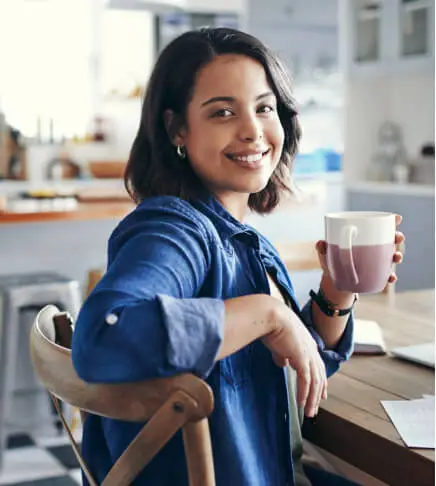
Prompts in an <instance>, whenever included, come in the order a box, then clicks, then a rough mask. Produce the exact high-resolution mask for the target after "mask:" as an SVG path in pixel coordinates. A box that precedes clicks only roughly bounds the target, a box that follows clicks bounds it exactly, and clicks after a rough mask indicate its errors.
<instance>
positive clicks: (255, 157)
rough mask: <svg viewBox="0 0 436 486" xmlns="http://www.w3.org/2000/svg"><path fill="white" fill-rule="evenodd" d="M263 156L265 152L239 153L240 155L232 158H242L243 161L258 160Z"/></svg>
mask: <svg viewBox="0 0 436 486" xmlns="http://www.w3.org/2000/svg"><path fill="white" fill-rule="evenodd" d="M262 157H263V154H262V153H259V154H255V155H239V156H236V155H233V156H232V159H235V160H240V161H242V162H257V161H258V160H260V159H261V158H262Z"/></svg>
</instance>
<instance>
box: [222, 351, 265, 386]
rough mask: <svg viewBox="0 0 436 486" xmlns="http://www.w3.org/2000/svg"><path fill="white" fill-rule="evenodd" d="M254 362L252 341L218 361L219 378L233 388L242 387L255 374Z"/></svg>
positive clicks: (254, 352)
mask: <svg viewBox="0 0 436 486" xmlns="http://www.w3.org/2000/svg"><path fill="white" fill-rule="evenodd" d="M256 362H257V359H256V348H255V344H254V343H252V344H249V345H248V346H245V348H242V349H241V350H239V351H238V352H237V353H233V354H232V355H231V356H227V358H224V359H222V360H221V361H220V362H219V366H220V375H221V379H222V380H224V382H225V383H226V384H228V385H230V386H231V387H232V388H234V389H240V388H244V387H246V386H247V385H249V384H250V383H251V381H252V380H253V377H254V376H255V373H256V367H257V364H256Z"/></svg>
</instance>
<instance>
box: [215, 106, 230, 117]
mask: <svg viewBox="0 0 436 486" xmlns="http://www.w3.org/2000/svg"><path fill="white" fill-rule="evenodd" d="M232 115H233V113H232V112H231V111H230V110H229V109H227V108H223V109H222V110H218V111H216V112H215V113H214V114H213V115H212V117H213V118H228V117H229V116H232Z"/></svg>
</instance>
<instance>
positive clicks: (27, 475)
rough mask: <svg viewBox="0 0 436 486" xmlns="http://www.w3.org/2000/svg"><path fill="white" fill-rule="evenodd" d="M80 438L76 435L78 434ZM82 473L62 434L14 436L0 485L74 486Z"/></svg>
mask: <svg viewBox="0 0 436 486" xmlns="http://www.w3.org/2000/svg"><path fill="white" fill-rule="evenodd" d="M77 435H79V434H77ZM80 484H82V482H81V472H80V469H79V466H78V463H77V460H76V458H75V455H74V452H73V450H72V448H71V446H70V444H69V439H68V437H67V436H66V435H65V434H62V435H61V436H41V435H38V436H31V435H27V434H20V435H13V436H11V437H10V438H9V440H8V449H7V451H6V453H5V457H4V465H3V468H2V470H1V471H0V485H1V486H12V485H14V486H30V485H32V486H77V485H80Z"/></svg>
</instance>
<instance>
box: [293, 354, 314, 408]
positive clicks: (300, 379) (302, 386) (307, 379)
mask: <svg viewBox="0 0 436 486" xmlns="http://www.w3.org/2000/svg"><path fill="white" fill-rule="evenodd" d="M296 372H297V403H298V405H299V406H300V407H302V408H306V402H307V397H308V396H309V391H310V383H311V378H312V377H311V370H310V365H309V363H308V362H307V363H306V365H305V366H304V367H303V368H300V369H296Z"/></svg>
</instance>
